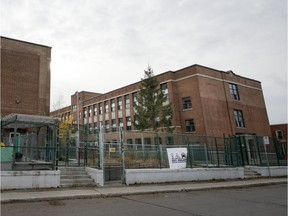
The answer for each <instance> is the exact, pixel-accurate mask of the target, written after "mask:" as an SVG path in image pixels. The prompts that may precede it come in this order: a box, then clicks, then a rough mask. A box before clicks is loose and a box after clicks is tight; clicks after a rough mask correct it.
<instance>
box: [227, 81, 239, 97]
mask: <svg viewBox="0 0 288 216" xmlns="http://www.w3.org/2000/svg"><path fill="white" fill-rule="evenodd" d="M229 91H230V95H231V97H232V99H233V100H240V96H239V92H238V87H237V85H236V84H232V83H229Z"/></svg>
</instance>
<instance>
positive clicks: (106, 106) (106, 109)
mask: <svg viewBox="0 0 288 216" xmlns="http://www.w3.org/2000/svg"><path fill="white" fill-rule="evenodd" d="M104 107H105V113H108V110H109V104H108V101H105V102H104Z"/></svg>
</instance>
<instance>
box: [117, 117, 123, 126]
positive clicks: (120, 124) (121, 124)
mask: <svg viewBox="0 0 288 216" xmlns="http://www.w3.org/2000/svg"><path fill="white" fill-rule="evenodd" d="M118 125H119V127H123V119H122V118H119V119H118Z"/></svg>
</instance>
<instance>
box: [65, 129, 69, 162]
mask: <svg viewBox="0 0 288 216" xmlns="http://www.w3.org/2000/svg"><path fill="white" fill-rule="evenodd" d="M69 144H70V139H69V126H68V127H67V128H66V154H65V166H67V165H68V166H69V155H70V154H69V151H70V145H69Z"/></svg>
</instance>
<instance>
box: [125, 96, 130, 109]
mask: <svg viewBox="0 0 288 216" xmlns="http://www.w3.org/2000/svg"><path fill="white" fill-rule="evenodd" d="M125 109H130V98H129V95H125Z"/></svg>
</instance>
